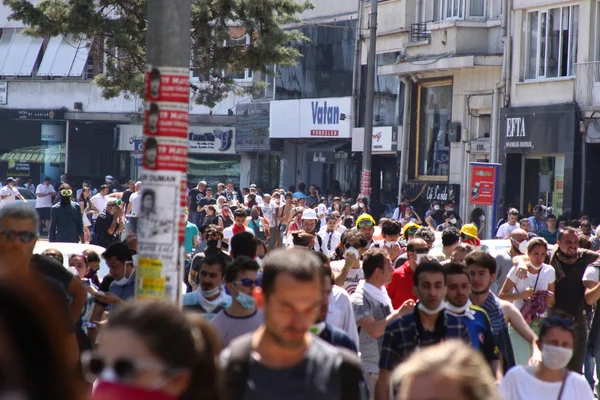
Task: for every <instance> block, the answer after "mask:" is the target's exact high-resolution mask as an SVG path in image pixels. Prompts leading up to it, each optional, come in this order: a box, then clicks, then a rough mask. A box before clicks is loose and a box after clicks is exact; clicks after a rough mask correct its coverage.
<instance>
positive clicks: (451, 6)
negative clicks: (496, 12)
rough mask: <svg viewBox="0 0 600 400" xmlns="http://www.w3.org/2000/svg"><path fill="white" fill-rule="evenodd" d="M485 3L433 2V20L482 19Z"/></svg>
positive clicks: (482, 0) (481, 0) (468, 0)
mask: <svg viewBox="0 0 600 400" xmlns="http://www.w3.org/2000/svg"><path fill="white" fill-rule="evenodd" d="M485 3H486V1H485V0H435V2H434V4H433V20H434V21H442V20H448V19H465V18H467V19H484V18H485V12H486V4H485Z"/></svg>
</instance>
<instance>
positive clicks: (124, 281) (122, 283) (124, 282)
mask: <svg viewBox="0 0 600 400" xmlns="http://www.w3.org/2000/svg"><path fill="white" fill-rule="evenodd" d="M134 272H135V268H134V269H133V271H131V274H130V275H129V278H128V277H127V265H125V274H124V275H123V277H122V278H121V279H119V280H118V281H114V282H115V284H117V285H118V286H125V285H127V284H128V283H129V280H130V279H131V277H132V276H133V273H134Z"/></svg>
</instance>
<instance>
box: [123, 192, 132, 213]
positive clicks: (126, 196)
mask: <svg viewBox="0 0 600 400" xmlns="http://www.w3.org/2000/svg"><path fill="white" fill-rule="evenodd" d="M132 194H133V192H132V191H131V190H129V189H127V190H126V191H124V192H123V198H122V199H121V200H123V203H124V204H125V210H127V206H128V205H129V198H130V197H131V195H132Z"/></svg>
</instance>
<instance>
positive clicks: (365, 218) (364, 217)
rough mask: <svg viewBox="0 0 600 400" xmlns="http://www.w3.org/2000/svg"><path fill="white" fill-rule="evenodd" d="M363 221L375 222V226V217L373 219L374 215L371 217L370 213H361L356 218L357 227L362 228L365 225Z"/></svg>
mask: <svg viewBox="0 0 600 400" xmlns="http://www.w3.org/2000/svg"><path fill="white" fill-rule="evenodd" d="M363 221H370V222H371V224H373V225H372V226H375V225H376V224H375V219H373V217H371V216H370V215H369V214H361V215H360V216H359V217H358V218H357V219H356V227H358V228H362V226H364V224H365V223H364V222H363Z"/></svg>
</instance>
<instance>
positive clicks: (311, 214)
mask: <svg viewBox="0 0 600 400" xmlns="http://www.w3.org/2000/svg"><path fill="white" fill-rule="evenodd" d="M302 219H317V213H316V212H315V210H313V209H311V208H307V209H306V210H304V211H303V212H302Z"/></svg>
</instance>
